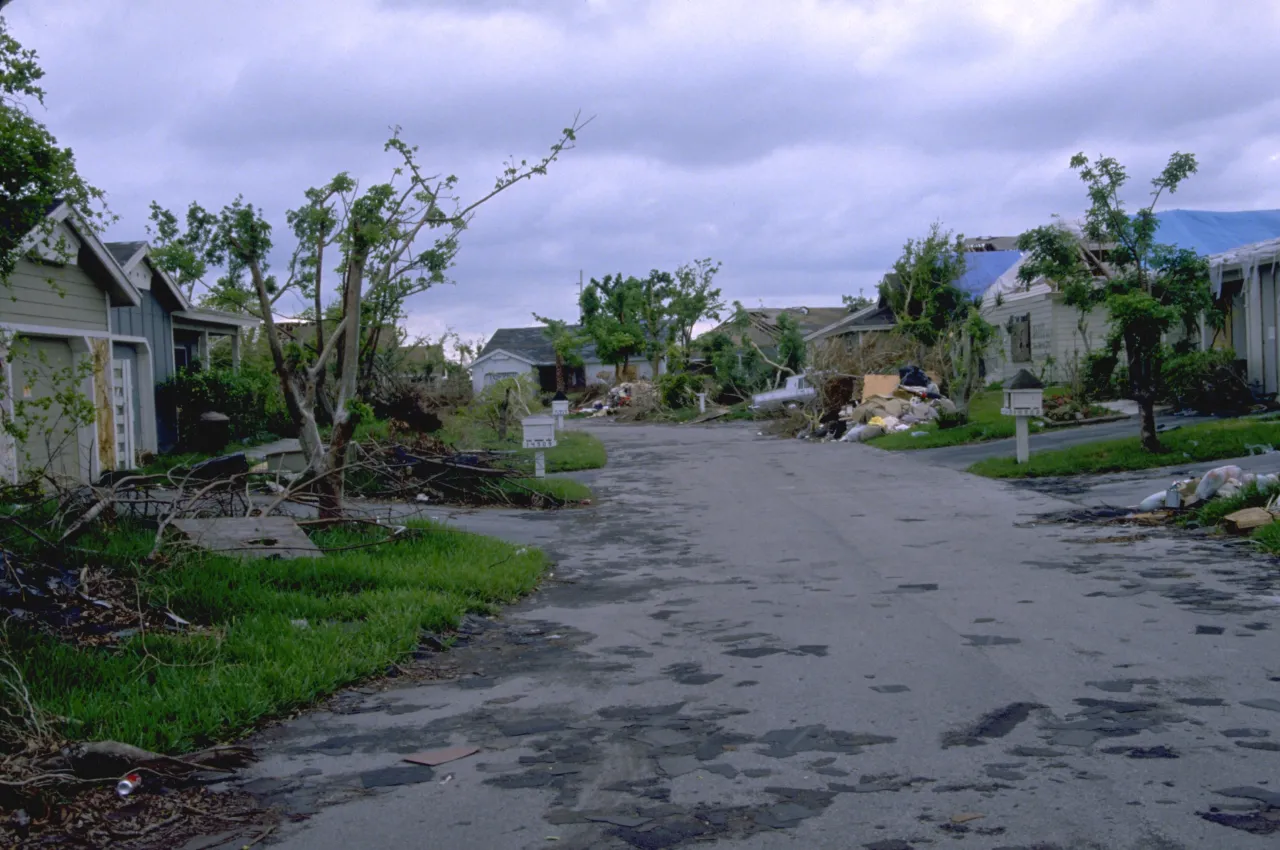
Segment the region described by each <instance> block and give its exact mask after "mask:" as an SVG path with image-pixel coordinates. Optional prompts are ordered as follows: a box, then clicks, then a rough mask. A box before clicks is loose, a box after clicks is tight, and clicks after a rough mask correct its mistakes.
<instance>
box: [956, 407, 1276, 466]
mask: <svg viewBox="0 0 1280 850" xmlns="http://www.w3.org/2000/svg"><path fill="white" fill-rule="evenodd" d="M1137 428H1138V426H1137V422H1136V421H1135V423H1134V431H1135V432H1136V431H1137ZM1160 442H1161V443H1162V444H1163V446H1164V448H1165V451H1164V452H1160V453H1152V452H1148V451H1145V450H1144V449H1143V448H1142V446H1141V445H1140V444H1139V441H1138V437H1137V436H1136V434H1135V436H1133V437H1125V438H1123V439H1119V440H1105V441H1100V442H1097V443H1083V444H1081V445H1078V446H1070V447H1068V448H1065V449H1057V450H1055V451H1049V452H1040V453H1034V452H1033V453H1032V455H1031V460H1030V462H1029V463H1025V464H1018V463H1017V462H1015V460H1014V459H1013V458H1007V457H1006V458H989V459H987V460H982V461H979V462H977V463H975V464H974V465H973V466H971V467H969V471H970V472H973V473H975V474H977V475H985V476H987V477H988V478H1041V477H1047V476H1059V475H1088V474H1096V473H1102V472H1124V471H1127V470H1137V469H1152V468H1155V467H1160V466H1176V465H1178V464H1185V463H1196V462H1200V461H1210V460H1222V459H1223V458H1232V457H1241V456H1243V455H1247V454H1249V446H1257V445H1266V446H1274V445H1276V444H1277V443H1280V419H1278V418H1275V417H1265V418H1264V417H1252V416H1251V417H1245V418H1240V419H1231V420H1225V421H1221V422H1205V423H1203V424H1200V425H1187V426H1184V427H1181V428H1178V429H1177V430H1176V431H1169V432H1166V433H1163V434H1161V435H1160Z"/></svg>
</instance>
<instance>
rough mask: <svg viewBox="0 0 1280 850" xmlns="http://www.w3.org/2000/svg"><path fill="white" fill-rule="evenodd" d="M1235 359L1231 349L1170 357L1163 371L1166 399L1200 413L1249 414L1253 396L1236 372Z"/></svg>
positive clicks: (1163, 386) (1163, 388) (1163, 390)
mask: <svg viewBox="0 0 1280 850" xmlns="http://www.w3.org/2000/svg"><path fill="white" fill-rule="evenodd" d="M1235 359H1236V355H1235V352H1234V351H1232V350H1230V349H1226V350H1221V351H1219V350H1215V351H1192V352H1188V353H1186V354H1179V355H1175V356H1173V357H1170V358H1169V359H1167V360H1166V361H1165V362H1164V368H1163V369H1162V370H1161V379H1162V392H1161V395H1162V397H1163V398H1165V399H1166V400H1167V401H1169V402H1172V403H1173V404H1174V405H1176V406H1177V407H1179V408H1184V409H1187V408H1189V409H1191V410H1194V411H1196V412H1198V413H1218V412H1224V413H1238V412H1241V411H1243V410H1247V409H1248V408H1249V406H1250V405H1251V403H1252V396H1251V394H1250V393H1249V388H1248V386H1247V385H1246V384H1245V382H1244V381H1243V380H1241V378H1240V376H1239V375H1238V374H1237V373H1236V371H1235Z"/></svg>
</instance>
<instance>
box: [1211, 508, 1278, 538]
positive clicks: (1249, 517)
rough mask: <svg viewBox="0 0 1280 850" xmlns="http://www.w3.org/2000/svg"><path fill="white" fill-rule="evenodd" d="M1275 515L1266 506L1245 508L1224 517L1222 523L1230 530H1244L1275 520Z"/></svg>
mask: <svg viewBox="0 0 1280 850" xmlns="http://www.w3.org/2000/svg"><path fill="white" fill-rule="evenodd" d="M1275 521H1276V518H1275V515H1274V514H1272V513H1271V511H1269V510H1267V509H1266V508H1245V509H1244V510H1239V511H1236V512H1235V513H1233V514H1227V515H1226V516H1224V517H1223V518H1222V524H1223V525H1225V526H1226V527H1227V529H1228V530H1229V531H1234V532H1237V533H1239V532H1244V531H1251V530H1252V529H1255V528H1261V527H1262V526H1264V525H1270V524H1271V523H1273V522H1275Z"/></svg>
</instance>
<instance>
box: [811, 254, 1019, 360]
mask: <svg viewBox="0 0 1280 850" xmlns="http://www.w3.org/2000/svg"><path fill="white" fill-rule="evenodd" d="M1010 240H1013V237H982V238H981V239H976V240H966V245H965V248H966V256H965V273H964V274H963V275H961V277H960V279H959V280H957V281H956V287H957V288H958V289H960V290H961V291H962V292H965V293H967V294H969V295H970V296H973V297H974V298H981V297H982V296H983V294H984V293H985V292H986V291H987V289H988V288H989V287H990V286H991V284H992V283H993V282H995V281H996V280H997V279H998V278H999V277H1000V276H1001V275H1003V274H1005V273H1006V272H1008V271H1009V269H1010V268H1012V267H1013V266H1014V264H1015V263H1017V262H1018V260H1019V259H1020V258H1021V256H1022V254H1021V253H1020V252H1018V251H1011V250H1005V249H1003V247H1002V246H1004V245H1007V244H1009V243H1010ZM1013 241H1016V240H1013ZM884 282H885V284H886V285H888V286H890V287H892V286H897V285H898V284H897V275H896V274H895V273H894V272H889V273H888V274H886V275H885V277H884ZM984 306H985V305H984ZM896 325H897V318H896V317H895V316H894V314H893V310H892V309H891V308H890V307H889V302H888V301H887V300H886V299H885V297H884V295H883V294H881V295H880V296H879V297H878V298H877V300H876V302H875V303H874V304H872V305H871V306H869V307H864V308H862V309H860V310H857V311H855V312H852V313H847V314H846V315H844V316H841V317H840V318H839V319H837V320H836V321H834V322H832V323H831V324H829V325H826V326H825V327H821V328H818V329H817V330H816V331H814V332H812V333H810V334H809V335H808V336H806V337H805V342H806V343H808V344H810V345H818V344H820V343H823V342H825V341H827V340H833V339H842V340H845V341H847V342H855V343H856V342H861V341H862V340H863V339H864V338H865V337H866V336H867V335H868V334H873V333H883V332H885V331H890V330H893V328H894V327H895V326H896Z"/></svg>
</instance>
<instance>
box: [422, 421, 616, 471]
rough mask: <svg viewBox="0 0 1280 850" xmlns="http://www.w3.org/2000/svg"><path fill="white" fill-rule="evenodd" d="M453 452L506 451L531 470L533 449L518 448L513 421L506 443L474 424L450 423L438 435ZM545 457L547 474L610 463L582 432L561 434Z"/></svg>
mask: <svg viewBox="0 0 1280 850" xmlns="http://www.w3.org/2000/svg"><path fill="white" fill-rule="evenodd" d="M439 436H440V438H441V439H442V440H444V441H445V443H447V444H448V445H449V446H450V447H451V448H453V449H454V450H455V451H460V452H466V451H478V450H484V451H499V452H501V451H509V452H513V453H514V454H512V465H513V466H515V467H516V468H519V469H528V471H529V472H532V471H533V458H534V455H535V454H536V453H537V452H536V451H535V450H534V449H525V448H521V436H520V423H519V422H518V421H517V422H515V423H514V424H513V425H512V427H511V431H510V433H509V434H508V436H507V439H506V440H502V439H500V438H499V437H498V432H497V431H494V430H491V429H489V428H485V427H482V426H480V425H477V424H475V423H469V422H461V421H457V420H455V421H453V422H450V423H449V425H448V426H447V427H446V428H445V429H444V430H443V431H442V432H441V434H440V435H439ZM542 451H543V452H544V453H545V454H546V458H547V472H579V471H581V470H586V469H600V468H601V467H603V466H604V465H605V464H606V463H608V461H609V454H608V452H607V451H605V447H604V443H602V442H600V438H599V437H596V436H595V435H594V434H588V433H587V432H585V431H560V432H558V433H557V434H556V447H555V448H554V449H542Z"/></svg>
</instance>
